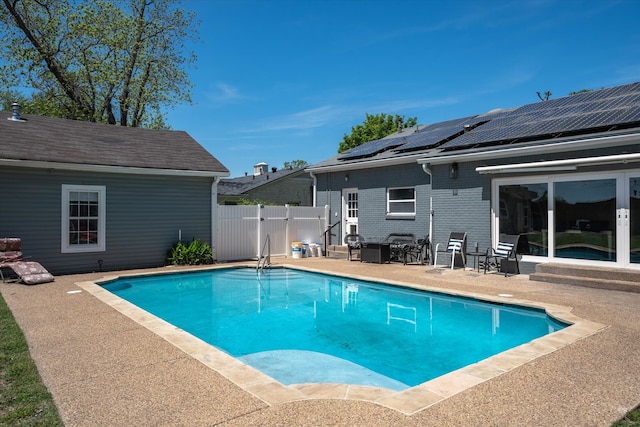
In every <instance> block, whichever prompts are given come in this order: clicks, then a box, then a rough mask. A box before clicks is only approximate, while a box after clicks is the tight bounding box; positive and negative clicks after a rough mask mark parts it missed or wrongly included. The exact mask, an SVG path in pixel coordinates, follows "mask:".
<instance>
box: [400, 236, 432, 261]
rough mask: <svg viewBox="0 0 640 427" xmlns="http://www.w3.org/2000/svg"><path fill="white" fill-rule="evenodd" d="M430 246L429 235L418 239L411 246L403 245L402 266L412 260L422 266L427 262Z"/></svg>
mask: <svg viewBox="0 0 640 427" xmlns="http://www.w3.org/2000/svg"><path fill="white" fill-rule="evenodd" d="M430 246H431V245H430V244H429V235H426V236H424V238H422V239H418V241H417V242H415V243H414V244H412V245H405V247H404V256H403V259H404V264H405V265H406V264H407V262H410V261H409V260H411V259H413V260H415V261H416V262H419V263H420V264H424V263H425V262H426V261H429V254H430V252H431V247H430Z"/></svg>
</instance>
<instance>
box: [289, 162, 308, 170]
mask: <svg viewBox="0 0 640 427" xmlns="http://www.w3.org/2000/svg"><path fill="white" fill-rule="evenodd" d="M307 166H309V163H308V162H307V161H306V160H291V161H290V162H284V169H297V168H305V167H307Z"/></svg>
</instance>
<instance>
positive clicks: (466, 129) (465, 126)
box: [464, 125, 471, 133]
mask: <svg viewBox="0 0 640 427" xmlns="http://www.w3.org/2000/svg"><path fill="white" fill-rule="evenodd" d="M470 131H471V125H464V133H469V132H470Z"/></svg>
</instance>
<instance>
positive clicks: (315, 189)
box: [309, 172, 318, 208]
mask: <svg viewBox="0 0 640 427" xmlns="http://www.w3.org/2000/svg"><path fill="white" fill-rule="evenodd" d="M309 175H311V178H313V200H312V202H311V206H313V207H314V208H315V207H316V203H317V202H318V199H317V197H316V192H317V191H318V177H317V176H316V174H315V173H313V172H309Z"/></svg>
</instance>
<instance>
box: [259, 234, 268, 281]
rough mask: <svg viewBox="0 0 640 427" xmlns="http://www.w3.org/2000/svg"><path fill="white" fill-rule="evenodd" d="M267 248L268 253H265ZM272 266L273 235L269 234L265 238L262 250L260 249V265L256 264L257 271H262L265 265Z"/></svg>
mask: <svg viewBox="0 0 640 427" xmlns="http://www.w3.org/2000/svg"><path fill="white" fill-rule="evenodd" d="M265 249H266V250H267V254H266V255H265V252H264V250H265ZM269 266H271V236H269V235H268V234H267V237H266V239H264V244H263V245H262V250H261V251H260V256H259V257H258V265H256V271H257V272H258V273H260V272H261V271H262V270H263V269H264V268H265V267H269Z"/></svg>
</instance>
